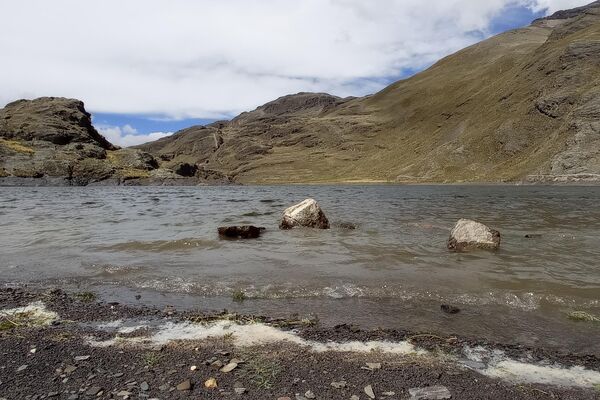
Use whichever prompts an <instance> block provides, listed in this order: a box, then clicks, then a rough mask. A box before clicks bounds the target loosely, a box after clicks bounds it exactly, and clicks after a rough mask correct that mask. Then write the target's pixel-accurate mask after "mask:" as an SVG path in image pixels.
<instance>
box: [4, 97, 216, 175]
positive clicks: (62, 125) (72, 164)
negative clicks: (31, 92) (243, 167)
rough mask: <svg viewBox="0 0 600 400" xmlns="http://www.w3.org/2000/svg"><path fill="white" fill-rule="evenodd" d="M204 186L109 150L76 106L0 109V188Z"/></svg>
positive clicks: (33, 103) (55, 101) (29, 103)
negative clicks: (32, 186) (7, 185)
mask: <svg viewBox="0 0 600 400" xmlns="http://www.w3.org/2000/svg"><path fill="white" fill-rule="evenodd" d="M213 177H215V180H218V179H219V178H224V177H221V176H219V175H213ZM225 180H226V179H222V180H221V181H225ZM204 181H210V179H205V180H202V179H195V178H194V179H190V177H189V174H185V173H182V171H172V170H166V169H164V168H160V167H159V163H158V161H157V160H156V159H155V158H154V157H153V156H152V155H151V154H149V153H146V152H144V151H142V150H137V149H119V148H118V147H116V146H114V145H112V144H111V143H109V142H108V141H107V140H106V139H105V138H104V137H103V136H102V135H100V134H99V133H98V131H96V129H95V128H94V127H93V126H92V119H91V116H90V114H89V113H88V112H87V111H86V110H85V108H84V105H83V102H81V101H79V100H74V99H65V98H57V97H42V98H39V99H35V100H19V101H15V102H13V103H10V104H7V105H6V107H4V108H3V109H0V184H9V185H31V184H34V185H44V184H50V185H88V184H177V183H187V184H189V183H200V182H204Z"/></svg>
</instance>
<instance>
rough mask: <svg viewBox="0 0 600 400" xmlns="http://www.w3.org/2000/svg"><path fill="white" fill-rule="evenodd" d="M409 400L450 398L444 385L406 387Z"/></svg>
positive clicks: (441, 399)
mask: <svg viewBox="0 0 600 400" xmlns="http://www.w3.org/2000/svg"><path fill="white" fill-rule="evenodd" d="M408 393H409V394H410V400H445V399H450V398H452V395H451V394H450V391H449V390H448V388H447V387H445V386H439V385H438V386H428V387H423V388H411V389H408Z"/></svg>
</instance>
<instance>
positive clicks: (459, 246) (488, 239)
mask: <svg viewBox="0 0 600 400" xmlns="http://www.w3.org/2000/svg"><path fill="white" fill-rule="evenodd" d="M499 247H500V232H498V231H496V230H494V229H491V228H489V227H487V226H486V225H484V224H482V223H479V222H477V221H473V220H470V219H460V220H459V221H458V222H457V223H456V225H455V226H454V228H453V229H452V232H451V233H450V238H449V239H448V249H450V250H452V251H465V250H470V249H474V248H478V249H486V250H497V249H498V248H499Z"/></svg>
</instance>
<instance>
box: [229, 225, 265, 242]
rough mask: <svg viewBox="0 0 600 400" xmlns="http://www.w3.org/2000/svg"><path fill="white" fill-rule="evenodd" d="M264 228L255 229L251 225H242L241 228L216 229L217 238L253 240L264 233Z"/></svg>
mask: <svg viewBox="0 0 600 400" xmlns="http://www.w3.org/2000/svg"><path fill="white" fill-rule="evenodd" d="M264 230H265V228H262V227H260V228H259V227H256V226H252V225H242V226H223V227H220V228H219V229H218V231H219V236H222V237H226V238H231V239H236V238H241V239H255V238H257V237H259V236H260V234H261V232H262V231H264Z"/></svg>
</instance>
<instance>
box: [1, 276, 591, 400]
mask: <svg viewBox="0 0 600 400" xmlns="http://www.w3.org/2000/svg"><path fill="white" fill-rule="evenodd" d="M109 300H110V299H106V301H104V302H99V301H97V300H96V299H94V297H93V295H92V294H89V293H84V294H73V293H71V294H68V293H65V292H63V291H61V290H58V289H54V290H44V291H32V290H28V289H14V288H4V289H0V310H8V309H14V308H15V307H24V306H27V305H31V304H43V306H44V307H45V310H46V312H47V313H48V315H55V316H56V317H55V318H54V319H52V321H48V324H47V325H44V324H41V325H39V326H26V325H25V324H23V325H20V326H14V327H10V326H9V327H8V328H9V329H6V324H3V325H2V326H4V327H5V329H3V330H1V331H0V352H1V353H2V360H1V361H0V399H2V398H5V399H11V400H12V399H43V398H57V399H91V398H96V399H110V398H113V399H122V398H148V399H191V398H202V399H217V398H218V399H222V398H243V399H278V398H282V397H283V398H285V397H289V398H290V399H299V400H302V399H303V398H312V396H313V395H314V398H316V399H350V398H351V396H353V395H355V396H358V397H359V398H360V399H369V398H370V397H369V395H368V394H367V393H366V392H365V387H367V386H369V385H370V386H371V388H372V389H373V392H374V394H375V396H376V398H377V399H409V398H411V396H410V393H409V390H410V389H411V388H413V389H414V388H420V387H430V386H433V385H440V386H443V387H445V388H446V389H447V390H448V391H449V393H450V394H451V395H452V399H551V398H561V399H598V398H600V392H599V391H598V389H597V388H594V386H593V385H587V386H585V385H579V386H577V385H574V386H570V387H569V386H564V385H563V386H558V385H555V384H534V383H522V382H521V383H518V382H514V381H511V380H507V379H494V378H492V377H490V376H486V375H484V374H482V373H481V372H479V371H477V369H476V366H472V367H471V368H470V367H468V366H467V365H465V364H464V363H463V364H461V363H458V362H457V360H458V359H460V357H461V356H460V353H461V351H463V350H464V349H465V347H466V346H468V347H470V348H478V347H481V348H484V347H486V348H493V349H495V350H496V351H502V352H504V353H505V354H506V356H507V357H514V359H519V358H523V359H527V360H528V363H529V365H541V366H549V365H555V366H556V365H560V366H561V367H562V368H565V369H564V371H568V368H570V367H573V366H579V367H580V368H585V371H599V370H600V358H598V357H597V356H593V355H583V354H578V355H573V354H564V353H557V352H556V351H554V350H551V349H540V348H529V347H525V346H520V345H514V344H502V343H489V342H487V341H483V340H478V339H475V338H463V337H454V336H453V337H445V336H438V335H429V334H427V333H426V332H409V331H400V330H373V331H366V330H362V329H360V328H357V327H355V326H353V325H351V324H347V325H339V326H334V327H328V326H322V325H321V324H319V323H318V321H314V320H309V319H305V318H303V317H302V316H292V317H290V318H288V319H275V318H269V317H260V316H242V315H231V314H229V313H227V312H223V313H217V314H214V313H205V312H203V311H202V310H187V311H182V312H180V311H178V310H176V309H173V308H165V309H162V310H161V309H156V308H150V307H143V306H139V307H133V306H126V305H122V304H118V303H111V302H110V301H109ZM11 318H14V317H11ZM127 321H133V322H135V323H139V321H147V325H144V326H138V325H135V324H134V325H130V326H129V328H127V329H124V328H123V327H126V326H127ZM148 321H151V322H148ZM223 321H226V322H223ZM13 322H15V323H19V322H18V321H13ZM215 324H221V325H222V326H223V327H224V329H231V333H230V334H225V335H216V334H215V335H214V336H210V335H208V336H207V335H204V336H203V334H202V332H203V329H208V327H212V328H211V329H213V328H214V327H215ZM164 326H171V327H177V326H181V327H187V329H188V331H187V334H188V336H186V335H185V334H183V333H185V332H183V333H181V332H179V331H177V329H171V331H172V332H175V333H177V332H179V334H180V338H185V339H186V340H165V332H171V331H166V330H164V329H163V331H162V339H163V340H158V337H161V336H160V335H158V336H157V334H156V333H155V331H156V330H159V332H160V329H162V328H161V327H164ZM119 327H121V328H119ZM249 328H252V329H254V330H252V329H249ZM258 328H260V329H258ZM190 329H193V330H192V331H190ZM257 329H258V330H257ZM213 330H214V329H213ZM190 332H192V333H194V332H199V334H198V335H197V336H194V335H189V333H190ZM215 332H217V331H215ZM244 332H259V333H255V334H254V335H256V336H258V335H259V334H262V332H268V333H269V334H270V335H278V337H282V338H288V339H289V340H278V341H270V342H264V343H263V344H261V342H260V341H257V342H253V339H256V338H253V337H251V335H250V336H249V335H248V334H245V333H244ZM244 335H246V336H244ZM194 337H198V339H194ZM177 338H178V337H177V335H174V336H172V339H177ZM244 341H246V342H244ZM373 343H380V344H385V346H387V347H381V348H379V349H378V348H374V349H372V350H373V351H366V352H365V351H362V350H361V349H362V347H361V346H363V347H365V346H367V345H369V346H376V345H375V344H373ZM307 344H310V346H307ZM413 346H414V347H413ZM321 347H323V349H321V350H319V349H320V348H321ZM353 348H354V349H355V350H352V349H353ZM34 349H35V350H34ZM385 349H387V350H385ZM363 350H364V349H363ZM405 350H406V351H405ZM234 359H237V360H234ZM231 361H235V362H237V363H238V366H237V367H236V368H234V369H233V370H232V371H231V372H222V371H220V370H219V368H218V367H220V366H221V365H226V364H228V363H229V362H231ZM367 363H371V367H368V365H367ZM373 363H375V365H373ZM210 364H213V365H210ZM378 364H380V365H378ZM192 366H196V367H197V368H196V369H195V370H194V371H192V370H191V369H190V368H191V367H192ZM209 378H215V379H216V382H217V387H216V388H206V387H204V382H205V381H206V380H208V379H209ZM187 380H189V381H190V385H191V388H190V390H179V389H177V386H178V385H180V384H182V383H184V382H186V381H187ZM184 386H185V385H184ZM181 388H182V386H180V389H181ZM236 388H237V392H236ZM241 388H244V389H245V390H242V389H241ZM242 391H243V393H241V392H242ZM392 393H393V394H392ZM415 398H416V397H415Z"/></svg>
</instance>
